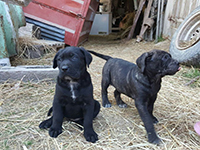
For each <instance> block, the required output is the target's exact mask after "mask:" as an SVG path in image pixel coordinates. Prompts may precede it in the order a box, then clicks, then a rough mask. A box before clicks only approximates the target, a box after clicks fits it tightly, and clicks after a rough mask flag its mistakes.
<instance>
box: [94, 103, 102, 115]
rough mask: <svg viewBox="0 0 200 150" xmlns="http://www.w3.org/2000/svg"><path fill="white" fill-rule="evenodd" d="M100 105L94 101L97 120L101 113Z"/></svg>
mask: <svg viewBox="0 0 200 150" xmlns="http://www.w3.org/2000/svg"><path fill="white" fill-rule="evenodd" d="M100 107H101V106H100V104H99V102H98V101H96V100H94V115H93V116H94V118H96V116H97V115H98V114H99V111H100Z"/></svg>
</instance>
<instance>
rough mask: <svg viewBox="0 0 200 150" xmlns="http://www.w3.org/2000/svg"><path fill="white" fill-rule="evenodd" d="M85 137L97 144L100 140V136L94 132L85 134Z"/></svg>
mask: <svg viewBox="0 0 200 150" xmlns="http://www.w3.org/2000/svg"><path fill="white" fill-rule="evenodd" d="M84 137H85V139H86V141H88V142H92V143H95V142H96V141H97V140H98V135H97V134H96V133H95V132H94V131H91V132H84Z"/></svg>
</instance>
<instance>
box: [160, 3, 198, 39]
mask: <svg viewBox="0 0 200 150" xmlns="http://www.w3.org/2000/svg"><path fill="white" fill-rule="evenodd" d="M199 5H200V0H168V3H167V7H166V11H165V18H164V26H163V36H164V37H168V38H169V39H171V38H172V36H173V34H174V32H175V31H176V29H177V28H178V26H179V25H180V24H181V22H182V21H183V20H184V18H185V17H186V16H187V15H188V14H189V13H190V12H192V11H193V10H194V9H195V8H196V7H197V6H199Z"/></svg>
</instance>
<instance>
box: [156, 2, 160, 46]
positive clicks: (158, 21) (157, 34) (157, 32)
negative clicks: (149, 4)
mask: <svg viewBox="0 0 200 150" xmlns="http://www.w3.org/2000/svg"><path fill="white" fill-rule="evenodd" d="M159 26H160V0H158V13H157V23H156V43H157V42H158V37H159Z"/></svg>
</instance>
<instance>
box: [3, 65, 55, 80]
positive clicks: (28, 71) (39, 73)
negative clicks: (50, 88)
mask: <svg viewBox="0 0 200 150" xmlns="http://www.w3.org/2000/svg"><path fill="white" fill-rule="evenodd" d="M57 75H58V69H57V68H56V69H53V68H52V67H51V66H17V67H2V68H0V83H2V82H5V81H8V82H12V81H16V80H21V81H25V82H29V81H33V82H39V81H42V80H48V81H49V80H50V81H56V77H57Z"/></svg>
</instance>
